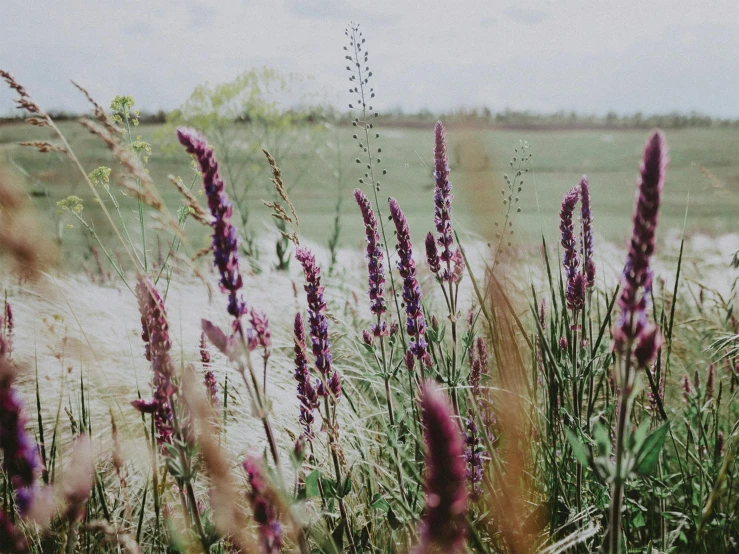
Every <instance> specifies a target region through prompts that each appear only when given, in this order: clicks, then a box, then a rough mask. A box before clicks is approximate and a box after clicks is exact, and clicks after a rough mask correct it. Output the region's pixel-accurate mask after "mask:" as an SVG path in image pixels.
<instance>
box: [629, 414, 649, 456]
mask: <svg viewBox="0 0 739 554" xmlns="http://www.w3.org/2000/svg"><path fill="white" fill-rule="evenodd" d="M649 425H650V421H649V419H645V420H644V421H642V423H641V425H639V428H638V429H637V430H636V431H635V432H634V434H633V435H632V439H631V442H632V447H631V448H632V451H634V452H638V451H639V450H640V449H641V447H642V446H643V445H644V441H645V440H646V438H647V433H648V432H649Z"/></svg>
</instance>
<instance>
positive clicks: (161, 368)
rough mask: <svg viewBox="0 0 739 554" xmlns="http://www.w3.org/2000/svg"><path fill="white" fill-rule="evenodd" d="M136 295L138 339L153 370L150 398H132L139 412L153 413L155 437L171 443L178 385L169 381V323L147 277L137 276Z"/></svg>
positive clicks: (171, 366) (170, 363)
mask: <svg viewBox="0 0 739 554" xmlns="http://www.w3.org/2000/svg"><path fill="white" fill-rule="evenodd" d="M136 296H137V298H138V302H139V313H140V314H141V339H142V340H143V341H144V351H145V356H146V359H147V360H148V361H150V362H151V367H152V370H153V372H154V379H153V384H154V396H153V397H152V398H151V399H149V400H141V399H139V400H134V401H133V402H132V404H133V406H134V408H136V409H137V410H139V411H140V412H142V413H147V414H153V415H154V425H155V427H156V431H157V441H158V442H159V444H160V445H164V444H167V443H170V442H171V441H172V435H173V432H174V427H173V413H172V396H173V395H174V393H175V392H176V391H177V387H176V386H175V384H174V383H173V382H172V378H173V377H174V365H173V364H172V358H171V357H170V354H169V351H170V350H171V348H172V343H171V341H170V339H169V324H168V323H167V314H166V312H165V311H164V302H163V301H162V298H161V296H159V292H158V291H157V289H156V287H155V286H154V284H153V283H152V282H151V281H150V280H149V279H144V278H142V279H139V281H138V283H137V284H136Z"/></svg>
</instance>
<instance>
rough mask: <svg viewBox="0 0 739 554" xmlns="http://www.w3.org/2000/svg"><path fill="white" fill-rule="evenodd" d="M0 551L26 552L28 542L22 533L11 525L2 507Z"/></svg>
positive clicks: (20, 553)
mask: <svg viewBox="0 0 739 554" xmlns="http://www.w3.org/2000/svg"><path fill="white" fill-rule="evenodd" d="M0 552H8V553H10V554H24V553H26V552H28V543H27V542H26V539H25V537H24V536H23V533H22V532H21V531H20V529H18V528H17V527H16V526H15V525H13V522H12V521H11V520H10V517H9V516H8V515H7V514H6V513H5V512H4V511H3V510H2V509H0Z"/></svg>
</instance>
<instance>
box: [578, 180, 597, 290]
mask: <svg viewBox="0 0 739 554" xmlns="http://www.w3.org/2000/svg"><path fill="white" fill-rule="evenodd" d="M580 224H581V225H582V239H581V249H580V251H581V253H582V258H583V269H584V270H585V277H586V278H587V285H588V288H589V289H592V288H593V287H594V286H595V261H594V260H593V210H592V208H591V207H590V184H589V183H588V178H587V176H585V175H583V176H582V179H580Z"/></svg>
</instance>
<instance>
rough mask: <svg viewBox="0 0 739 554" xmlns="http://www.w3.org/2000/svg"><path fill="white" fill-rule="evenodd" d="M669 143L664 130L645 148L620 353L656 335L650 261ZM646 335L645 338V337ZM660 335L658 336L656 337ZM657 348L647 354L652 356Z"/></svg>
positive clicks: (622, 302)
mask: <svg viewBox="0 0 739 554" xmlns="http://www.w3.org/2000/svg"><path fill="white" fill-rule="evenodd" d="M667 162H668V157H667V144H666V143H665V137H664V136H663V135H662V132H661V131H655V132H654V133H653V134H652V136H651V137H650V139H649V140H648V141H647V145H646V147H645V149H644V160H643V161H642V163H641V166H640V177H639V181H638V190H637V194H636V206H635V208H634V218H633V220H634V229H633V233H632V236H631V241H630V244H629V252H628V254H627V257H626V265H625V267H624V272H623V275H622V277H621V282H622V284H621V296H620V297H619V299H618V305H619V307H620V308H621V316H620V317H619V319H618V321H617V322H616V326H615V329H614V333H613V334H614V343H615V348H616V350H617V351H623V349H624V347H625V346H626V343H627V342H628V341H629V340H635V341H637V344H639V343H640V342H643V341H645V340H646V335H650V334H653V329H652V328H651V326H648V325H647V307H648V303H649V294H650V292H651V287H652V271H651V270H650V268H649V261H650V258H651V256H652V254H653V253H654V242H655V230H656V228H657V219H658V210H659V205H660V200H661V196H662V190H663V189H664V185H665V174H666V172H667ZM642 334H644V335H645V337H641V335H642ZM655 336H656V335H655ZM656 350H657V348H655V349H654V350H653V351H652V352H648V353H647V354H649V355H651V356H652V357H653V356H654V354H655V353H656ZM649 361H651V358H649V357H647V356H646V355H642V356H640V358H639V359H638V362H639V363H640V364H642V365H644V364H647V363H649Z"/></svg>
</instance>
